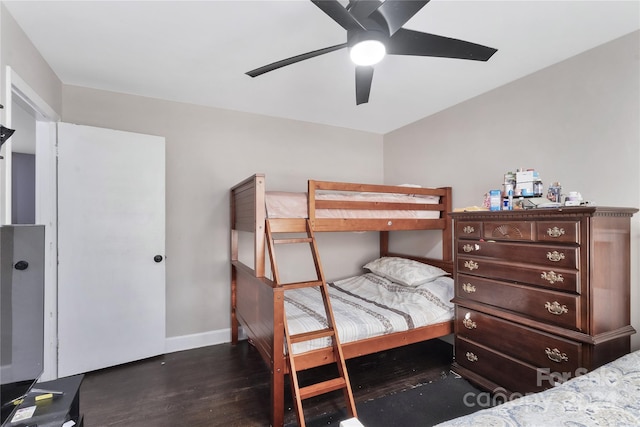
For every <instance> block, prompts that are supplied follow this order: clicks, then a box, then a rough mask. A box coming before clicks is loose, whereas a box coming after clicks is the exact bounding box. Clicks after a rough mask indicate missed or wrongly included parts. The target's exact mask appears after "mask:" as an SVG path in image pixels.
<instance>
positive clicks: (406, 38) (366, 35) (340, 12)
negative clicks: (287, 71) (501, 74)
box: [246, 0, 497, 105]
mask: <svg viewBox="0 0 640 427" xmlns="http://www.w3.org/2000/svg"><path fill="white" fill-rule="evenodd" d="M311 2H312V3H314V4H315V5H316V6H318V7H319V8H320V9H321V10H322V11H323V12H324V13H326V14H327V15H329V17H330V18H331V19H333V20H334V21H335V22H336V23H338V25H340V26H341V27H342V28H344V29H345V30H347V42H346V43H342V44H338V45H335V46H330V47H325V48H323V49H318V50H314V51H312V52H307V53H303V54H301V55H296V56H293V57H291V58H287V59H283V60H281V61H276V62H274V63H271V64H269V65H265V66H263V67H260V68H256V69H255V70H251V71H249V72H247V73H246V74H247V75H249V76H251V77H257V76H259V75H261V74H264V73H268V72H269V71H273V70H277V69H278V68H281V67H284V66H286V65H291V64H295V63H296V62H300V61H304V60H305V59H310V58H314V57H316V56H319V55H323V54H325V53H329V52H333V51H336V50H339V49H342V48H344V47H348V48H349V49H350V56H351V59H352V61H353V62H354V63H355V64H356V104H357V105H360V104H364V103H367V102H369V93H370V92H371V82H372V80H373V65H374V64H376V63H377V62H379V61H380V60H382V58H383V57H384V56H385V54H389V55H414V56H437V57H443V58H458V59H471V60H474V61H487V60H488V59H489V58H491V56H492V55H493V54H494V53H496V52H497V49H493V48H491V47H487V46H482V45H479V44H475V43H471V42H467V41H464V40H458V39H452V38H449V37H443V36H438V35H434V34H427V33H421V32H419V31H413V30H408V29H405V28H402V26H403V25H404V24H405V23H406V22H407V21H409V19H411V18H412V17H413V16H414V15H415V14H416V13H418V11H419V10H420V9H422V7H423V6H424V5H426V4H427V3H429V0H421V1H418V0H415V1H407V0H386V1H380V0H350V1H349V4H348V5H347V6H346V7H344V6H343V5H342V4H341V3H340V2H339V1H338V0H311Z"/></svg>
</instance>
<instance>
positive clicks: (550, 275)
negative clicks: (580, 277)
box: [540, 271, 564, 285]
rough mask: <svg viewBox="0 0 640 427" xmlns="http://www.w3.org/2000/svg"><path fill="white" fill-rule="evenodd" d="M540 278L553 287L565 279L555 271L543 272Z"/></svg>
mask: <svg viewBox="0 0 640 427" xmlns="http://www.w3.org/2000/svg"><path fill="white" fill-rule="evenodd" d="M540 277H541V278H543V279H544V280H546V281H547V282H549V283H551V284H552V285H553V284H554V283H556V282H564V277H562V274H556V272H555V271H549V272H546V271H543V272H542V274H541V275H540Z"/></svg>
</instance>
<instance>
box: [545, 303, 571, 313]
mask: <svg viewBox="0 0 640 427" xmlns="http://www.w3.org/2000/svg"><path fill="white" fill-rule="evenodd" d="M544 308H546V309H547V311H548V312H549V313H551V314H555V315H556V316H560V315H561V314H565V313H568V312H569V309H568V308H567V306H566V305H560V303H559V302H558V301H554V302H552V303H551V302H549V301H547V302H546V303H545V304H544Z"/></svg>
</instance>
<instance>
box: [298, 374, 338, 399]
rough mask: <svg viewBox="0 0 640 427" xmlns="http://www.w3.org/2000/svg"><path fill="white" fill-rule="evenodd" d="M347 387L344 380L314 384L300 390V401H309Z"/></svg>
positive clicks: (335, 379)
mask: <svg viewBox="0 0 640 427" xmlns="http://www.w3.org/2000/svg"><path fill="white" fill-rule="evenodd" d="M346 386H347V383H346V381H345V380H344V378H342V377H340V378H334V379H332V380H328V381H323V382H321V383H317V384H312V385H309V386H306V387H301V388H300V399H303V400H304V399H309V398H311V397H314V396H319V395H321V394H325V393H329V392H330V391H335V390H340V389H341V388H345V387H346Z"/></svg>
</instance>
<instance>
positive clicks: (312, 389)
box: [266, 219, 357, 427]
mask: <svg viewBox="0 0 640 427" xmlns="http://www.w3.org/2000/svg"><path fill="white" fill-rule="evenodd" d="M299 221H304V226H300V227H298V231H299V232H298V233H297V235H301V234H304V235H306V236H305V237H293V238H292V237H291V235H292V234H294V233H291V232H290V230H291V222H287V226H285V227H278V224H279V222H278V220H277V219H271V220H269V219H268V220H267V224H266V234H267V246H268V248H269V258H270V260H271V271H272V273H273V277H274V282H275V283H276V285H277V286H281V287H282V288H283V291H287V290H292V289H300V288H312V287H318V288H319V289H320V294H321V295H322V301H323V303H324V309H325V313H326V321H327V327H326V328H324V329H319V330H316V331H311V332H304V333H300V334H295V335H291V334H290V333H289V326H288V324H287V314H286V311H284V310H283V316H284V319H283V320H284V335H285V341H286V345H287V356H286V360H287V365H288V367H289V379H290V384H291V392H292V394H293V400H294V405H295V408H296V416H297V418H298V424H299V425H300V427H305V421H304V410H303V407H302V401H303V400H306V399H309V398H312V397H315V396H319V395H322V394H326V393H330V392H333V391H336V390H343V392H344V397H345V400H346V403H347V411H348V412H349V414H350V416H351V417H354V418H355V417H357V414H356V405H355V402H354V400H353V393H352V392H351V383H350V382H349V375H348V374H347V365H346V363H345V360H344V354H343V352H342V346H341V345H340V339H339V338H338V333H337V331H336V328H335V318H334V316H333V310H332V309H331V302H330V299H329V287H328V286H327V282H326V280H325V278H324V273H323V271H322V266H321V264H320V255H319V252H318V246H317V244H316V239H315V235H314V233H313V229H312V227H311V223H310V221H309V220H308V219H306V220H303V219H300V220H299ZM283 234H286V235H288V237H287V238H276V236H279V235H283ZM299 243H308V244H309V246H310V248H311V254H312V256H313V263H314V266H315V270H316V276H317V279H316V280H312V281H308V282H294V283H281V281H280V274H279V273H278V267H277V262H276V253H275V245H278V244H299ZM284 293H285V294H286V292H284ZM325 337H329V338H331V342H332V348H333V354H334V360H335V363H336V366H337V368H338V369H337V370H338V376H337V377H336V378H332V379H329V380H325V381H321V382H318V383H315V384H311V385H306V386H304V387H300V383H299V378H298V371H297V370H296V358H297V357H298V356H296V355H295V354H294V353H293V344H295V343H300V342H305V341H311V340H314V339H317V338H325Z"/></svg>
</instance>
